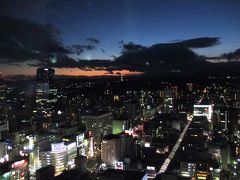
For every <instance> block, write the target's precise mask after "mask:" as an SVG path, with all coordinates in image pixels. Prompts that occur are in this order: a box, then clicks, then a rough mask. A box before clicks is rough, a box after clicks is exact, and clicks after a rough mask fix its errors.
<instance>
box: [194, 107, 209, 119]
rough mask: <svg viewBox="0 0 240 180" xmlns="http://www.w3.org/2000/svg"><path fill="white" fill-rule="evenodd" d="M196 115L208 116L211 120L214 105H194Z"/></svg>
mask: <svg viewBox="0 0 240 180" xmlns="http://www.w3.org/2000/svg"><path fill="white" fill-rule="evenodd" d="M193 115H194V116H206V117H207V119H208V120H209V121H211V118H212V105H194V106H193Z"/></svg>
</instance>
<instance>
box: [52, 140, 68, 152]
mask: <svg viewBox="0 0 240 180" xmlns="http://www.w3.org/2000/svg"><path fill="white" fill-rule="evenodd" d="M51 148H52V152H62V151H65V150H66V146H65V145H64V142H61V143H52V144H51Z"/></svg>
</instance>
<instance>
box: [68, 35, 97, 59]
mask: <svg viewBox="0 0 240 180" xmlns="http://www.w3.org/2000/svg"><path fill="white" fill-rule="evenodd" d="M99 43H100V41H99V40H98V39H97V38H93V37H91V38H87V39H86V41H85V42H84V43H83V44H73V45H71V46H70V47H68V49H69V50H70V52H71V53H73V54H77V55H81V54H82V53H83V52H84V51H92V50H97V45H98V44H99Z"/></svg>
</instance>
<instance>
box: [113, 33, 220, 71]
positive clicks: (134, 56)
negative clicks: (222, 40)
mask: <svg viewBox="0 0 240 180" xmlns="http://www.w3.org/2000/svg"><path fill="white" fill-rule="evenodd" d="M120 43H123V44H122V45H121V47H122V55H121V56H119V57H118V58H117V59H116V62H115V63H116V64H117V65H118V66H121V67H124V68H128V69H132V70H142V71H149V70H151V69H158V68H159V69H161V68H162V67H167V66H169V67H171V66H175V65H177V66H180V65H183V64H186V63H188V64H189V63H199V62H200V61H203V60H204V58H202V57H201V56H198V55H197V54H196V53H195V52H194V51H192V50H191V48H205V47H210V46H214V45H217V44H218V43H219V38H217V37H202V38H196V39H189V40H184V41H178V42H173V43H160V44H154V45H152V46H150V47H146V46H142V45H140V44H134V43H132V42H129V43H124V42H123V41H120Z"/></svg>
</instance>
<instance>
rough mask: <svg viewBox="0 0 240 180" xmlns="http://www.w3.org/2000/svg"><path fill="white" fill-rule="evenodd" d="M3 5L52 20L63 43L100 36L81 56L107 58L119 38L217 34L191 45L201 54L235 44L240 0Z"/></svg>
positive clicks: (15, 0)
mask: <svg viewBox="0 0 240 180" xmlns="http://www.w3.org/2000/svg"><path fill="white" fill-rule="evenodd" d="M4 11H5V13H6V14H10V15H14V16H16V17H19V18H27V19H31V20H33V21H36V22H40V23H51V24H53V25H54V26H55V28H56V29H58V30H60V32H61V34H60V37H61V39H62V42H63V43H64V45H66V46H67V45H71V44H74V43H80V44H84V43H85V39H86V38H89V37H94V38H96V39H99V41H100V43H99V44H98V45H97V48H96V50H92V51H85V52H84V53H83V54H82V55H81V56H80V58H83V59H95V58H97V59H112V55H115V56H118V55H119V54H120V51H121V49H120V48H119V46H120V44H119V41H124V42H130V41H131V42H134V43H139V44H141V45H144V46H150V45H153V44H156V43H167V42H172V41H176V40H185V39H191V38H198V37H220V42H221V43H220V44H219V45H217V46H214V47H210V48H203V49H195V52H197V53H198V54H201V55H206V56H218V55H220V54H222V53H225V52H230V51H234V50H235V49H237V48H240V39H239V37H240V1H239V0H40V1H39V0H8V4H7V5H6V7H4Z"/></svg>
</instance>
